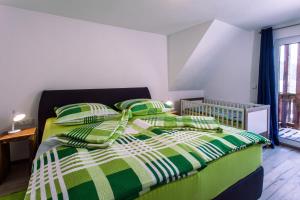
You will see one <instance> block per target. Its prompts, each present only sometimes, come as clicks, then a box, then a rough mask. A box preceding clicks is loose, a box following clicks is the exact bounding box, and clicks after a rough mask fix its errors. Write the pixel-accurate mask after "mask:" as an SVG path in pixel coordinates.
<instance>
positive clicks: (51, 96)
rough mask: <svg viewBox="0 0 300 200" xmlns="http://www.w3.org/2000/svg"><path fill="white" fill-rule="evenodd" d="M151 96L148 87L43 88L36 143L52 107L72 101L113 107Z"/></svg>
mask: <svg viewBox="0 0 300 200" xmlns="http://www.w3.org/2000/svg"><path fill="white" fill-rule="evenodd" d="M136 98H149V99H150V98H151V95H150V92H149V90H148V88H146V87H141V88H112V89H84V90H45V91H43V92H42V96H41V100H40V104H39V110H38V135H37V141H38V145H39V144H40V143H41V141H42V137H43V132H44V127H45V123H46V120H47V119H48V118H50V117H55V116H56V115H55V112H54V107H60V106H64V105H67V104H72V103H83V102H88V103H102V104H105V105H108V106H110V107H112V108H114V104H115V103H117V102H119V101H124V100H128V99H136Z"/></svg>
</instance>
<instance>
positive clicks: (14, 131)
mask: <svg viewBox="0 0 300 200" xmlns="http://www.w3.org/2000/svg"><path fill="white" fill-rule="evenodd" d="M19 131H21V129H17V130H11V131H8V133H9V134H11V133H17V132H19Z"/></svg>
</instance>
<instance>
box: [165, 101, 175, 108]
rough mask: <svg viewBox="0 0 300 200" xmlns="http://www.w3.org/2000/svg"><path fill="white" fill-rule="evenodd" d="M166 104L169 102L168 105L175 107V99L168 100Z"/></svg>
mask: <svg viewBox="0 0 300 200" xmlns="http://www.w3.org/2000/svg"><path fill="white" fill-rule="evenodd" d="M165 104H167V105H168V106H170V107H173V106H174V103H173V101H171V100H168V101H166V102H165Z"/></svg>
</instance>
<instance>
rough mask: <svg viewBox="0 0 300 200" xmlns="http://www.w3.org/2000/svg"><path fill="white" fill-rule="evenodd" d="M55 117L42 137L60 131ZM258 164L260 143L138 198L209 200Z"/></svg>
mask: <svg viewBox="0 0 300 200" xmlns="http://www.w3.org/2000/svg"><path fill="white" fill-rule="evenodd" d="M54 120H55V118H50V119H48V120H47V122H46V125H45V130H44V134H43V140H46V139H47V138H49V137H51V136H53V135H54V134H55V133H57V132H58V131H59V129H60V126H58V125H55V124H54V123H53V122H54ZM73 128H74V126H73ZM261 163H262V148H261V145H253V146H251V147H248V148H246V149H244V150H241V151H238V152H235V153H232V154H229V155H227V156H224V157H222V158H220V159H218V160H216V161H214V162H211V163H209V164H208V166H207V167H206V168H205V169H203V170H201V171H200V172H197V173H196V174H195V175H192V176H189V177H186V178H184V179H180V180H178V181H175V182H171V183H168V184H166V185H163V186H160V187H158V188H156V189H154V190H151V191H149V192H147V193H145V194H144V195H142V196H140V197H139V198H138V199H141V200H147V199H156V200H160V199H169V198H170V195H172V199H200V200H202V199H203V200H204V199H212V198H214V197H216V196H217V195H218V194H220V193H222V192H223V191H224V190H226V189H227V188H229V187H230V186H231V185H233V184H235V183H236V182H238V181H239V180H241V179H242V178H244V177H246V176H247V175H249V174H251V173H252V172H254V171H255V170H256V169H257V168H258V167H259V166H260V165H261Z"/></svg>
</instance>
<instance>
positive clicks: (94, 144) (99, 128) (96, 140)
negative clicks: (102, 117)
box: [53, 110, 129, 149]
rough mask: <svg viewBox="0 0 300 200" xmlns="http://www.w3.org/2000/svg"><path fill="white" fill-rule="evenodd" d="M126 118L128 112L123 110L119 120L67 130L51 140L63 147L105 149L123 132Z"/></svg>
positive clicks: (126, 121)
mask: <svg viewBox="0 0 300 200" xmlns="http://www.w3.org/2000/svg"><path fill="white" fill-rule="evenodd" d="M128 118H129V114H128V111H127V110H124V111H123V112H122V117H121V119H114V120H107V121H102V122H98V123H94V124H87V125H83V126H81V127H77V128H74V129H71V130H69V129H68V130H66V131H63V132H61V133H60V134H58V135H57V136H56V137H54V138H53V139H55V140H57V141H59V142H60V143H61V144H63V145H66V146H73V147H77V148H90V149H92V148H107V147H108V146H111V145H112V144H113V142H114V141H115V140H116V139H118V138H119V136H120V135H121V134H122V133H123V132H124V130H125V128H126V125H127V123H128Z"/></svg>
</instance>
